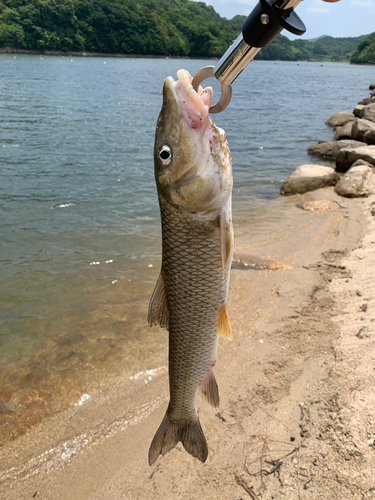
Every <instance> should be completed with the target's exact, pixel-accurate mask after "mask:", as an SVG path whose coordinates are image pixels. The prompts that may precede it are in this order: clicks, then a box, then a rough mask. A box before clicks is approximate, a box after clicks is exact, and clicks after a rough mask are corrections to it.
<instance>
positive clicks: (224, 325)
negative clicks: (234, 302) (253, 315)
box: [218, 304, 233, 340]
mask: <svg viewBox="0 0 375 500" xmlns="http://www.w3.org/2000/svg"><path fill="white" fill-rule="evenodd" d="M218 332H219V334H220V335H222V336H223V337H225V338H226V339H228V340H233V335H232V328H231V326H230V323H229V319H228V314H227V308H226V306H225V304H223V305H222V306H221V309H220V316H219V326H218Z"/></svg>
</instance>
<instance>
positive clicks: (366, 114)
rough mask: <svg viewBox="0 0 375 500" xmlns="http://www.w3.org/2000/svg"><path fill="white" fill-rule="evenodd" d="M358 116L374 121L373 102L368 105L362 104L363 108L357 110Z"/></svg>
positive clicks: (374, 105)
mask: <svg viewBox="0 0 375 500" xmlns="http://www.w3.org/2000/svg"><path fill="white" fill-rule="evenodd" d="M359 117H360V118H364V119H365V120H369V121H370V122H374V123H375V103H372V104H369V105H368V106H363V108H362V109H361V111H360V112H359Z"/></svg>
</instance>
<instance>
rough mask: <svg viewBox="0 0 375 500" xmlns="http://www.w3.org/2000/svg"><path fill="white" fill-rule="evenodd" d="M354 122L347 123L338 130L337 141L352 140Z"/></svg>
mask: <svg viewBox="0 0 375 500" xmlns="http://www.w3.org/2000/svg"><path fill="white" fill-rule="evenodd" d="M353 123H354V122H347V123H345V125H343V126H342V127H337V128H336V134H335V137H334V139H335V141H342V140H344V139H351V138H352V128H353Z"/></svg>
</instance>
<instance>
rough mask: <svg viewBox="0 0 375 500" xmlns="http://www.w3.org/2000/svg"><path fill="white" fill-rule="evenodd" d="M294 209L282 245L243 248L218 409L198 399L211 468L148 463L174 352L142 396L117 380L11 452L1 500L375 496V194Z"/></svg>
mask: <svg viewBox="0 0 375 500" xmlns="http://www.w3.org/2000/svg"><path fill="white" fill-rule="evenodd" d="M373 192H374V191H373ZM284 203H287V204H290V206H291V207H292V211H291V213H292V216H291V218H290V222H289V223H288V224H286V225H285V228H284V232H283V234H282V235H281V234H280V233H279V234H277V235H274V234H267V235H265V238H264V241H262V242H257V244H256V245H251V244H250V243H249V242H247V241H246V238H244V237H242V238H240V241H237V244H236V254H237V255H236V256H237V258H238V259H240V261H241V262H242V264H240V265H238V266H235V268H234V269H233V270H232V275H231V282H230V300H229V306H230V307H229V313H230V318H231V323H232V328H233V332H234V340H233V341H232V342H229V341H226V340H225V339H220V343H219V353H218V362H217V365H216V374H217V380H218V384H219V389H220V397H221V402H220V409H219V411H217V410H215V409H213V408H211V407H210V406H209V405H208V404H206V403H205V402H204V401H202V400H200V399H199V398H197V400H198V411H199V414H200V419H201V423H202V427H203V429H204V432H205V435H206V437H207V441H208V446H209V456H208V459H207V462H206V463H205V464H201V463H200V462H199V461H197V460H195V459H193V458H192V457H191V456H190V455H188V454H187V453H186V452H185V451H184V450H183V448H182V446H181V444H179V445H178V446H177V447H176V449H174V450H173V451H171V452H170V453H169V454H168V455H166V456H165V457H160V458H159V459H158V461H157V462H156V464H155V465H154V466H153V467H149V466H148V463H147V453H148V448H149V445H150V442H151V439H152V437H153V435H154V433H155V430H156V428H157V427H158V425H159V423H160V421H161V418H162V416H163V415H164V412H165V408H166V405H167V400H168V378H167V368H166V366H167V352H165V357H164V359H162V360H160V365H159V366H158V367H157V368H156V369H154V370H153V371H150V372H149V373H144V372H143V373H139V374H138V375H137V377H136V379H135V380H134V384H133V386H130V387H131V390H130V389H129V385H126V387H127V390H126V391H125V390H124V387H125V385H124V384H125V382H124V381H123V380H122V379H121V377H120V378H119V379H118V380H117V381H116V383H114V384H113V386H112V387H111V388H110V389H106V390H103V391H98V394H91V395H90V398H89V399H88V400H87V401H82V404H81V405H79V404H77V405H75V406H73V407H71V408H69V409H68V410H67V411H65V412H63V413H61V414H59V415H58V416H56V417H54V418H53V419H50V420H47V421H45V422H44V423H42V424H41V425H40V426H39V427H36V428H34V429H31V430H29V431H28V432H27V433H26V434H25V435H23V436H21V437H19V438H18V439H17V440H15V441H13V442H11V443H10V444H8V445H6V446H5V447H4V448H3V449H2V452H1V463H0V497H1V498H2V499H4V500H20V499H28V498H30V499H31V498H37V499H40V500H42V499H43V500H47V499H48V500H52V499H53V500H57V499H61V500H65V499H69V500H89V499H90V500H96V499H98V500H99V499H100V500H102V499H106V500H120V499H128V500H143V499H150V498H153V499H165V500H169V499H181V500H182V499H186V500H187V499H189V500H195V499H197V500H198V499H202V498H205V499H207V500H210V499H228V500H240V499H246V498H251V499H253V500H254V499H258V498H259V499H267V500H268V499H269V500H271V499H279V498H287V499H290V500H294V499H301V498H306V499H314V500H315V499H327V498H329V499H340V500H343V499H353V500H354V499H372V498H375V479H374V465H373V464H374V459H375V445H374V438H375V417H374V408H375V395H374V391H373V387H374V382H375V371H374V368H375V336H374V319H375V305H374V295H375V294H374V291H375V290H374V289H375V284H374V283H375V282H374V279H373V277H372V275H373V262H374V257H375V256H374V254H375V217H374V215H375V195H372V196H370V197H368V198H358V199H346V198H342V197H339V196H338V195H336V194H335V193H334V191H333V188H325V189H321V190H318V191H314V192H311V193H307V194H305V195H294V196H291V197H288V198H286V199H285V201H284ZM265 257H266V258H268V259H264V258H265ZM254 262H258V264H259V262H260V263H262V262H264V263H265V266H264V267H266V268H267V269H263V270H262V269H257V270H253V269H251V265H252V263H254ZM246 263H248V264H249V265H248V266H245V265H244V264H246ZM258 267H262V266H259V265H258ZM150 332H151V333H150V334H152V335H160V338H161V339H162V340H163V342H165V339H166V336H167V334H166V332H165V331H163V330H160V329H158V328H156V327H154V328H153V329H152V330H150ZM146 382H147V383H146Z"/></svg>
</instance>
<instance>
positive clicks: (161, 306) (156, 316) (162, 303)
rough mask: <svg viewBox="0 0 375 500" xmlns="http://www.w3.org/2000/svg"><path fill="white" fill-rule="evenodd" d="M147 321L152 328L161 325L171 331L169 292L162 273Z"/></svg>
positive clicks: (152, 298)
mask: <svg viewBox="0 0 375 500" xmlns="http://www.w3.org/2000/svg"><path fill="white" fill-rule="evenodd" d="M147 321H148V324H149V325H150V326H152V325H160V326H161V327H162V328H166V329H167V330H169V309H168V301H167V290H166V287H165V281H164V277H163V275H162V273H160V276H159V278H158V281H157V282H156V286H155V290H154V293H153V294H152V296H151V300H150V305H149V307H148V317H147Z"/></svg>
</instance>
